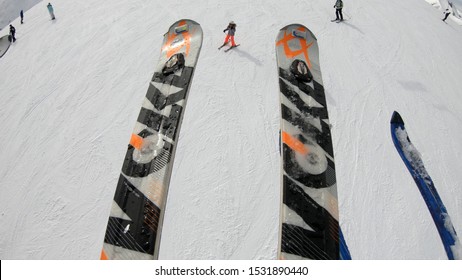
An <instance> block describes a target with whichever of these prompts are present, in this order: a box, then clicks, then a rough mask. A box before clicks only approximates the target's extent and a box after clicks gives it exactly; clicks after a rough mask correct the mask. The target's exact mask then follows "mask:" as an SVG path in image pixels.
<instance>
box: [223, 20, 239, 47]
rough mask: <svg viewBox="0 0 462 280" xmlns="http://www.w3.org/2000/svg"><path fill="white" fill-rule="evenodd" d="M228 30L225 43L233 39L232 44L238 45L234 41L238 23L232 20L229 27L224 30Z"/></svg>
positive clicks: (233, 45)
mask: <svg viewBox="0 0 462 280" xmlns="http://www.w3.org/2000/svg"><path fill="white" fill-rule="evenodd" d="M226 31H228V34H227V35H226V38H225V42H224V43H223V45H226V44H227V43H228V42H229V40H231V46H232V47H236V43H235V42H234V33H235V32H236V24H235V23H234V21H231V22H230V23H229V24H228V27H226V29H225V30H223V32H226Z"/></svg>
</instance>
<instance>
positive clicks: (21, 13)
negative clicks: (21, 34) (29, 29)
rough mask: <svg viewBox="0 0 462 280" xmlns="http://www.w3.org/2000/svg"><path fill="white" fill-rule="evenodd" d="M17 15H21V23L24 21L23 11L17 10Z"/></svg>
mask: <svg viewBox="0 0 462 280" xmlns="http://www.w3.org/2000/svg"><path fill="white" fill-rule="evenodd" d="M19 16H20V17H21V24H23V23H24V11H23V10H21V12H19Z"/></svg>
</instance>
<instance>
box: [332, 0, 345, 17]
mask: <svg viewBox="0 0 462 280" xmlns="http://www.w3.org/2000/svg"><path fill="white" fill-rule="evenodd" d="M334 8H335V15H336V20H340V21H343V14H342V9H343V1H342V0H337V2H335V5H334Z"/></svg>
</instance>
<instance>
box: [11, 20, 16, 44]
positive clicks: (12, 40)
mask: <svg viewBox="0 0 462 280" xmlns="http://www.w3.org/2000/svg"><path fill="white" fill-rule="evenodd" d="M15 34H16V28H14V26H13V25H11V24H10V36H11V39H10V42H13V43H14V42H16V37H15V36H14V35H15Z"/></svg>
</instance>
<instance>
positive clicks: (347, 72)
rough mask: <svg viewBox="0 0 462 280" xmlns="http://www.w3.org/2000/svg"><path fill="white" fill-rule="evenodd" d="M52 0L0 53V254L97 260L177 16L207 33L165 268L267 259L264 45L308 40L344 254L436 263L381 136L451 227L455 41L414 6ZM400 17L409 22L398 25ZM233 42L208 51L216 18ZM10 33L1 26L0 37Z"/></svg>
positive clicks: (276, 197) (439, 250)
mask: <svg viewBox="0 0 462 280" xmlns="http://www.w3.org/2000/svg"><path fill="white" fill-rule="evenodd" d="M333 2H334V1H332V3H331V1H302V0H293V1H290V2H288V3H286V2H281V1H276V0H272V1H269V0H266V1H264V0H256V1H251V2H249V1H244V0H233V1H231V0H223V1H219V2H217V1H212V0H207V1H201V2H200V4H197V3H196V4H194V3H195V2H194V3H193V2H191V1H180V0H173V1H168V2H165V1H148V2H145V1H139V0H128V1H121V0H100V1H95V0H88V1H85V2H84V3H76V2H72V1H71V2H69V1H64V0H56V1H54V2H53V5H54V7H55V14H56V18H57V20H56V21H51V20H50V19H49V15H48V12H47V10H46V7H45V6H46V3H44V2H43V1H42V2H40V3H39V4H38V5H37V6H35V7H33V8H32V9H30V10H29V11H27V12H26V17H25V22H26V23H25V24H24V25H20V24H19V19H16V20H15V21H14V22H13V25H15V26H16V28H17V38H18V41H17V42H16V43H15V44H14V45H12V46H11V47H10V49H9V50H8V52H7V53H6V54H5V56H4V57H2V58H1V59H0V73H1V75H0V84H1V85H2V91H1V93H0V102H1V103H2V104H3V106H2V109H0V123H1V131H2V133H1V134H0V141H1V143H3V145H2V146H1V147H0V155H1V162H2V164H0V176H1V180H0V191H1V195H0V222H1V223H2V225H3V226H2V227H1V228H0V258H2V259H96V258H98V257H99V253H100V249H101V246H102V242H103V238H104V232H105V229H106V223H107V219H108V215H109V210H110V205H111V203H112V198H113V195H114V190H115V187H116V183H117V180H118V176H119V172H120V168H121V166H122V162H123V158H124V155H125V152H126V147H127V144H128V142H129V139H130V133H131V131H132V129H133V126H134V125H135V122H136V118H137V116H138V113H139V110H140V107H141V104H142V101H143V98H144V96H145V94H146V91H147V88H148V84H149V81H150V78H151V77H152V74H153V72H154V67H155V65H156V61H157V59H158V56H159V53H160V48H161V42H162V35H163V34H164V33H165V32H166V31H167V29H168V27H169V26H170V24H172V23H173V22H175V21H176V20H178V19H181V18H189V19H192V20H195V21H197V22H199V23H200V24H201V26H202V28H203V31H204V41H203V46H202V51H201V54H200V56H199V60H198V64H197V68H196V71H195V74H194V78H193V82H192V85H191V90H190V93H189V97H188V102H187V105H186V109H185V114H184V119H183V124H182V126H181V131H180V135H179V140H178V147H177V151H176V157H175V161H174V169H173V172H172V174H173V176H172V178H171V183H170V189H169V196H168V199H167V208H166V212H165V221H164V225H163V234H162V242H161V246H160V258H161V259H274V258H276V255H277V240H278V230H279V229H278V225H279V222H278V219H279V202H280V176H279V174H280V159H279V140H278V137H279V123H280V119H279V114H280V113H279V110H280V108H279V95H278V90H279V85H278V76H277V69H276V58H275V46H274V44H275V42H274V41H275V37H276V34H277V32H278V31H279V29H280V28H282V27H284V26H286V25H288V24H291V23H300V24H303V25H305V26H307V27H308V28H310V29H311V30H312V31H313V33H314V34H315V35H316V37H317V38H318V44H319V48H320V63H321V71H322V75H323V83H324V87H325V91H326V96H327V103H328V111H329V119H330V121H331V125H332V134H333V141H334V143H333V144H334V153H335V162H336V171H337V184H338V193H339V212H340V224H341V227H342V230H343V233H344V236H345V239H346V242H347V244H348V247H349V249H350V252H351V254H352V257H353V259H445V257H446V255H445V252H444V249H443V246H442V244H441V242H440V239H439V236H438V233H437V231H436V228H435V227H434V225H433V221H432V219H431V216H430V215H429V214H428V210H427V209H426V206H425V203H424V201H422V199H421V197H420V194H419V192H418V189H417V188H416V187H415V184H414V182H413V179H412V177H411V176H409V174H408V172H407V170H406V167H405V166H404V165H403V164H402V162H401V159H400V157H399V155H398V154H397V153H396V151H395V149H394V146H393V143H392V140H391V138H390V135H389V117H390V115H391V113H392V112H393V111H394V110H397V111H399V112H400V113H402V115H403V118H405V119H406V125H407V128H408V131H409V133H410V134H411V135H412V140H413V143H414V144H415V145H416V146H417V147H419V151H420V152H421V154H422V159H423V161H424V162H425V165H426V167H427V170H428V172H429V174H431V176H432V179H433V181H434V183H435V185H436V187H437V188H438V192H439V194H440V196H441V198H442V200H443V201H444V203H445V205H446V207H447V210H448V213H449V214H450V215H451V217H452V220H453V222H454V227H455V229H456V231H457V232H459V234H460V232H461V231H462V223H461V222H460V221H462V192H461V190H460V188H459V187H458V186H459V181H460V180H459V178H458V174H459V170H460V168H461V164H460V161H459V159H460V158H461V156H462V155H461V147H460V143H462V130H461V127H462V113H461V112H462V110H460V108H462V99H460V89H461V88H462V80H461V79H460V77H461V70H460V69H461V68H460V65H459V64H458V61H460V50H461V49H462V31H461V28H460V26H458V25H457V24H456V23H454V22H452V21H448V24H445V23H442V22H441V12H440V11H439V10H437V9H435V8H433V7H432V6H431V5H428V3H426V2H424V1H421V0H409V1H400V0H390V1H386V2H384V1H381V0H370V1H367V3H365V2H364V1H359V0H351V1H348V2H347V3H345V8H344V16H345V18H347V21H345V22H342V23H332V22H330V19H332V18H333V17H334V16H335V9H333V8H332V5H333ZM410 11H412V16H410ZM230 20H234V21H235V22H236V23H237V32H236V43H237V44H241V46H240V47H239V48H235V49H233V50H231V51H229V52H227V53H225V52H224V51H223V50H224V49H222V50H220V51H218V50H217V48H218V47H219V46H220V45H221V44H222V42H223V40H224V37H225V34H224V33H223V32H222V31H223V29H224V28H225V27H226V25H227V24H228V21H230ZM5 34H7V29H3V30H1V31H0V36H3V35H5Z"/></svg>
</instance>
